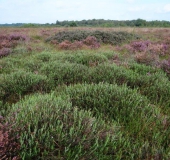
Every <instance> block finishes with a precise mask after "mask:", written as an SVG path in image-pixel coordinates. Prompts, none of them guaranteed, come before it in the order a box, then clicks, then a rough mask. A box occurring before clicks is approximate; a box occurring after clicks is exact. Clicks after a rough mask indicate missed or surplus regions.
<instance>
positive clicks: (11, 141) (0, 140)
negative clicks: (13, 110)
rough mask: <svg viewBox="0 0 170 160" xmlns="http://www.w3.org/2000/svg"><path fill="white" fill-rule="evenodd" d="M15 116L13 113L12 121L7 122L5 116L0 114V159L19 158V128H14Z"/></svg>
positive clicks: (17, 159) (16, 159)
mask: <svg viewBox="0 0 170 160" xmlns="http://www.w3.org/2000/svg"><path fill="white" fill-rule="evenodd" d="M14 124H15V118H14V116H13V115H12V117H11V121H10V122H9V123H5V118H4V117H2V116H1V115H0V159H2V160H5V159H15V160H19V159H20V157H19V150H20V143H19V141H18V140H19V135H18V132H19V128H13V125H14Z"/></svg>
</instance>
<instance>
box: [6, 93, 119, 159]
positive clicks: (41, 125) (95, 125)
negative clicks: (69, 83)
mask: <svg viewBox="0 0 170 160" xmlns="http://www.w3.org/2000/svg"><path fill="white" fill-rule="evenodd" d="M11 113H15V118H16V121H15V125H14V126H13V127H15V128H20V135H19V142H20V154H19V155H20V157H21V158H22V159H41V158H43V159H68V160H72V159H75V160H79V159H91V160H92V159H110V158H111V157H113V156H114V155H115V153H114V148H116V141H117V140H116V139H117V138H119V137H120V133H119V131H118V130H117V129H116V126H115V124H114V123H112V124H106V123H105V122H104V121H103V120H101V118H95V117H93V116H92V114H91V112H90V111H84V110H79V109H78V108H77V107H73V106H72V104H71V102H70V99H69V98H68V96H59V97H55V96H54V95H53V94H49V95H38V94H36V95H33V96H31V97H26V98H25V99H24V100H22V101H21V102H19V103H17V104H15V105H13V107H12V109H11ZM9 117H11V116H10V114H9ZM10 120H11V119H10V118H8V121H10ZM111 159H112V158H111Z"/></svg>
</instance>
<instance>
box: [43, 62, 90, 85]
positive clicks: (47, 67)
mask: <svg viewBox="0 0 170 160" xmlns="http://www.w3.org/2000/svg"><path fill="white" fill-rule="evenodd" d="M40 73H42V74H44V75H46V76H47V77H48V79H49V83H51V84H54V85H61V84H66V85H69V84H74V83H78V82H84V81H85V78H87V77H86V76H87V73H88V67H87V66H84V65H82V64H76V63H67V62H66V63H61V62H55V61H54V62H50V63H46V64H44V66H42V67H41V68H40Z"/></svg>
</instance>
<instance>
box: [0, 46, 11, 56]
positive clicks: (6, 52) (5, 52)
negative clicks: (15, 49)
mask: <svg viewBox="0 0 170 160" xmlns="http://www.w3.org/2000/svg"><path fill="white" fill-rule="evenodd" d="M11 52H12V50H11V49H10V48H2V49H0V57H2V56H7V55H9V54H10V53H11Z"/></svg>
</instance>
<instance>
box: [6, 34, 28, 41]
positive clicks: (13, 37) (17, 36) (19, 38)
mask: <svg viewBox="0 0 170 160" xmlns="http://www.w3.org/2000/svg"><path fill="white" fill-rule="evenodd" d="M8 38H9V40H10V41H12V40H17V41H27V40H28V37H27V36H26V35H24V34H18V33H12V34H10V35H9V37H8Z"/></svg>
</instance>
